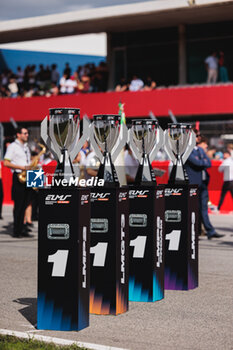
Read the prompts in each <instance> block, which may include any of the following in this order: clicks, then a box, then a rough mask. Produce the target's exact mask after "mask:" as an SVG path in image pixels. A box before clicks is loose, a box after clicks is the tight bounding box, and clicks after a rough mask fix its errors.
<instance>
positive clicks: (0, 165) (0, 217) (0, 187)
mask: <svg viewBox="0 0 233 350" xmlns="http://www.w3.org/2000/svg"><path fill="white" fill-rule="evenodd" d="M2 203H3V186H2V162H1V161H0V220H2V219H3V217H2Z"/></svg>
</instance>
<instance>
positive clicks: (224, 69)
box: [218, 51, 229, 83]
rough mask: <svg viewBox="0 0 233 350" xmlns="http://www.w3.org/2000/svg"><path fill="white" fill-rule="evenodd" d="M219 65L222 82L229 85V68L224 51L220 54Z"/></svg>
mask: <svg viewBox="0 0 233 350" xmlns="http://www.w3.org/2000/svg"><path fill="white" fill-rule="evenodd" d="M218 64H219V78H220V81H222V82H223V83H227V82H228V81H229V78H228V71H227V67H226V65H225V59H224V52H222V51H220V53H219V60H218Z"/></svg>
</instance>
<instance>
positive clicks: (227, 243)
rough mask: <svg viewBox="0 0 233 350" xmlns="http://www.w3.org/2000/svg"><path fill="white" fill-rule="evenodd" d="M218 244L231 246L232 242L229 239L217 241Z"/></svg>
mask: <svg viewBox="0 0 233 350" xmlns="http://www.w3.org/2000/svg"><path fill="white" fill-rule="evenodd" d="M219 244H222V245H228V246H232V247H233V242H231V241H224V242H219Z"/></svg>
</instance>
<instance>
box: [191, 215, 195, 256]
mask: <svg viewBox="0 0 233 350" xmlns="http://www.w3.org/2000/svg"><path fill="white" fill-rule="evenodd" d="M195 222H196V215H195V213H194V212H192V215H191V259H193V260H195V258H196V254H195Z"/></svg>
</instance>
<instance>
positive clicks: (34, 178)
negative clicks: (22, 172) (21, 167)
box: [26, 169, 44, 187]
mask: <svg viewBox="0 0 233 350" xmlns="http://www.w3.org/2000/svg"><path fill="white" fill-rule="evenodd" d="M26 186H27V187H44V171H43V170H42V169H40V170H27V182H26Z"/></svg>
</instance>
